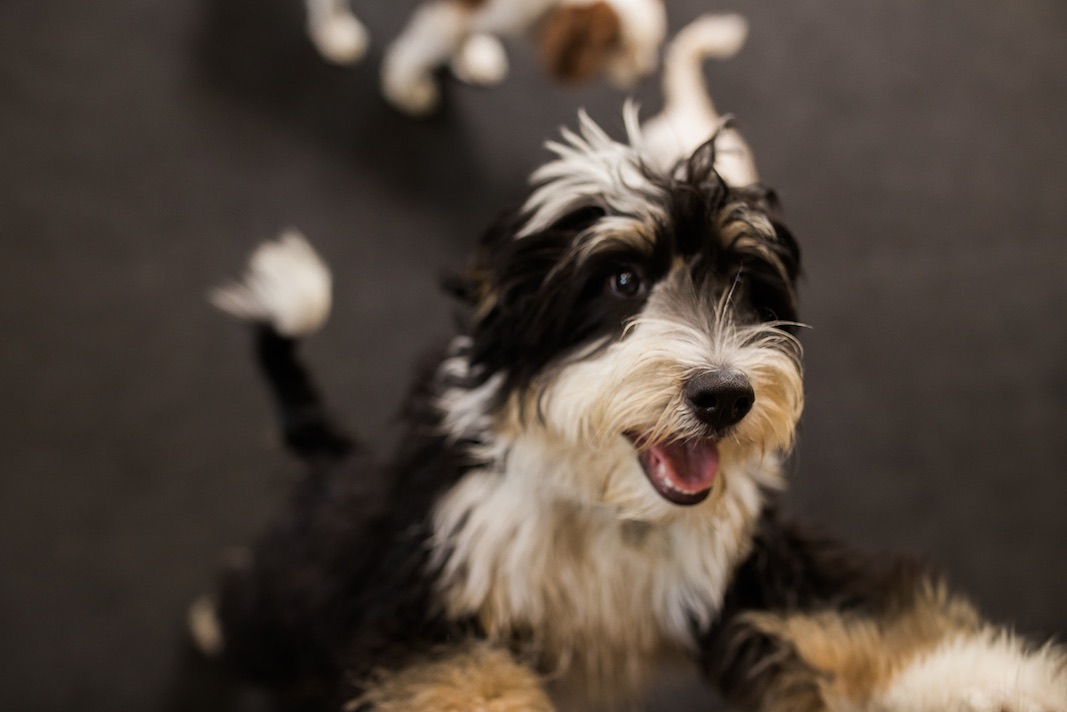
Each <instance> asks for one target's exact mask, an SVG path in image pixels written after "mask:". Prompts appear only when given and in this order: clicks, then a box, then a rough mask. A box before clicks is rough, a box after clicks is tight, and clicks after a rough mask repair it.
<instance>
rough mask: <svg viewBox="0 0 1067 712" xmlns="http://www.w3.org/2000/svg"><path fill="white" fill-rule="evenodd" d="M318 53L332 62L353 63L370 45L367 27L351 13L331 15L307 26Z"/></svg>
mask: <svg viewBox="0 0 1067 712" xmlns="http://www.w3.org/2000/svg"><path fill="white" fill-rule="evenodd" d="M308 33H309V34H310V36H311V40H312V42H314V43H315V47H316V49H318V50H319V54H321V55H322V56H323V57H325V58H326V59H327V60H329V61H331V62H333V63H334V64H355V63H356V62H358V61H359V60H361V59H363V55H365V54H366V53H367V48H368V46H369V45H370V36H369V35H368V33H367V28H366V27H364V26H363V23H361V22H360V21H359V20H357V19H356V18H355V17H353V16H351V15H331V16H330V17H328V18H325V19H322V20H320V21H318V22H313V23H311V24H309V26H308Z"/></svg>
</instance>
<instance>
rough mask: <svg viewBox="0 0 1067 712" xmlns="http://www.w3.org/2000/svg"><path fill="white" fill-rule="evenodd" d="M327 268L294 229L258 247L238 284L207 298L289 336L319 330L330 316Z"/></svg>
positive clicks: (229, 312)
mask: <svg viewBox="0 0 1067 712" xmlns="http://www.w3.org/2000/svg"><path fill="white" fill-rule="evenodd" d="M331 283H332V280H331V277H330V270H329V268H328V267H327V266H326V263H325V262H323V261H322V258H321V257H319V255H318V254H317V253H316V252H315V250H314V249H313V248H312V247H311V245H310V244H309V243H308V241H307V239H306V238H305V237H304V236H303V235H302V234H301V233H300V232H299V231H298V230H294V229H290V230H287V231H285V232H284V233H282V235H281V236H280V237H278V239H277V240H275V241H273V242H264V243H263V244H262V245H260V246H259V247H258V248H257V249H256V251H255V252H254V253H252V257H251V259H249V261H248V269H247V271H246V272H245V275H244V277H243V279H242V280H241V281H239V282H234V283H232V284H228V285H226V286H224V287H219V288H217V289H215V290H213V291H212V292H211V294H210V295H209V300H210V301H211V303H212V304H214V305H215V306H216V307H218V308H219V309H221V310H222V311H224V312H226V313H228V314H232V315H233V316H236V317H238V318H240V319H245V320H248V321H259V322H263V323H267V324H270V325H271V326H272V327H273V328H274V329H275V331H277V332H278V333H279V334H281V335H283V336H287V337H290V338H294V337H298V336H305V335H307V334H310V333H312V332H314V331H316V330H318V329H319V327H321V326H322V325H323V324H324V323H325V322H326V318H327V317H328V316H329V314H330V291H331Z"/></svg>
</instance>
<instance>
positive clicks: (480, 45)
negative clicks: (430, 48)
mask: <svg viewBox="0 0 1067 712" xmlns="http://www.w3.org/2000/svg"><path fill="white" fill-rule="evenodd" d="M452 73H453V74H454V75H456V78H457V79H459V80H460V81H461V82H466V83H467V84H475V85H477V86H483V87H487V86H493V85H495V84H499V83H500V82H502V81H504V78H505V77H507V75H508V55H507V53H506V52H505V51H504V45H502V44H501V43H500V40H498V39H497V38H496V37H493V36H491V35H471V36H470V37H469V38H468V39H467V41H466V42H464V43H463V48H462V49H461V50H460V51H459V53H458V54H457V55H456V56H455V58H453V60H452Z"/></svg>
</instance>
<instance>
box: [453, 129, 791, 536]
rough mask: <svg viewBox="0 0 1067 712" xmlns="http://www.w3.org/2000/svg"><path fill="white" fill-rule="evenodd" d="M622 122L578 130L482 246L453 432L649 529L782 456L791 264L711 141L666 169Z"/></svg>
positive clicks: (763, 196)
mask: <svg viewBox="0 0 1067 712" xmlns="http://www.w3.org/2000/svg"><path fill="white" fill-rule="evenodd" d="M628 123H629V125H630V132H631V142H630V144H629V145H627V144H623V143H618V142H615V141H613V140H612V139H610V138H608V137H607V135H605V134H604V133H603V132H602V131H601V130H600V129H599V128H598V127H596V126H595V124H593V123H592V122H591V121H590V120H588V119H587V118H585V117H583V126H582V135H581V136H578V135H575V134H571V133H569V132H565V139H566V142H565V143H560V144H550V147H551V148H552V149H553V150H554V151H555V153H556V154H557V155H558V159H557V160H554V161H552V162H550V163H548V164H547V165H545V166H544V167H542V168H541V169H540V170H539V171H537V172H536V173H535V174H534V180H535V182H536V183H537V188H536V189H535V191H534V192H533V194H532V195H531V197H530V198H529V200H528V201H527V203H526V205H525V207H524V209H523V210H522V211H521V212H520V213H519V214H518V215H517V216H516V217H515V218H514V219H512V220H506V221H504V222H503V223H502V224H501V225H500V226H498V228H497V229H495V230H494V231H492V232H491V233H490V234H489V235H488V236H487V237H486V239H485V240H484V242H483V244H482V246H481V250H480V252H479V254H478V257H477V259H476V262H475V264H474V266H473V268H472V270H471V271H470V272H469V273H468V274H467V275H466V277H465V279H464V280H463V282H462V289H461V292H462V293H463V295H464V297H465V298H466V299H467V300H468V302H469V303H470V305H471V307H472V310H473V321H472V324H471V330H470V336H469V342H467V345H466V353H465V355H464V358H465V359H466V364H467V367H466V368H465V369H464V370H465V373H466V375H467V376H468V377H470V378H472V379H474V381H475V382H476V383H477V384H479V385H477V386H476V387H473V386H472V387H471V388H470V389H468V391H467V393H468V394H473V393H477V394H478V397H473V396H470V397H467V398H466V400H464V399H462V398H454V399H453V400H452V401H451V403H450V404H449V405H448V406H446V411H448V412H447V415H446V420H448V422H449V423H450V426H451V427H452V428H453V430H454V431H462V430H463V429H464V428H467V429H468V430H469V429H470V428H472V427H474V426H473V425H472V424H473V423H475V422H477V423H480V424H481V425H480V426H479V427H489V428H490V429H491V430H492V431H493V435H494V438H495V439H496V440H498V441H504V442H506V443H508V445H507V447H509V448H510V449H509V454H508V456H509V457H511V458H513V459H515V460H520V461H521V460H522V459H523V458H525V459H526V460H528V462H527V464H526V466H525V467H526V469H527V470H528V471H529V477H535V478H540V479H542V480H543V481H544V482H543V483H544V485H545V486H548V487H554V488H557V489H558V491H559V492H561V493H564V496H566V497H570V498H573V499H576V500H580V501H582V502H584V503H589V504H596V505H610V506H614V507H617V508H618V510H619V512H620V515H621V516H624V517H628V518H636V519H645V520H648V519H659V518H663V517H670V516H675V515H677V513H678V512H679V511H680V510H684V509H685V508H687V507H688V506H691V505H697V504H700V503H701V502H704V501H705V500H707V499H709V495H710V494H712V493H713V492H714V491H716V489H717V488H719V490H721V488H722V487H726V486H729V478H730V476H731V474H730V473H731V472H742V471H747V470H750V469H752V467H751V465H752V463H753V462H755V461H758V460H760V459H761V458H763V457H765V456H768V455H772V456H776V455H777V454H778V453H779V452H780V451H782V450H784V449H786V448H788V447H789V446H790V445H791V443H792V439H793V434H794V428H795V425H796V422H797V419H798V417H799V414H800V410H801V403H802V383H801V369H800V348H799V345H798V343H797V341H796V340H795V338H794V337H793V336H792V334H791V333H790V329H791V327H792V326H793V325H794V322H795V320H796V295H795V287H796V279H797V275H798V271H799V254H798V250H797V247H796V244H795V243H794V241H793V239H792V237H791V236H790V235H789V233H788V232H787V231H786V230H785V228H784V227H782V226H781V225H780V224H778V223H777V222H776V221H775V220H774V219H773V217H772V215H771V212H772V202H773V200H772V198H771V196H769V195H768V194H767V193H765V192H761V191H756V190H747V191H738V190H735V189H730V188H727V187H726V185H725V184H724V183H723V181H722V180H721V179H720V178H719V176H718V175H717V174H716V173H715V171H714V168H713V163H714V153H713V151H714V149H713V143H711V142H709V143H708V144H706V145H705V146H703V147H702V148H700V149H699V150H697V151H696V152H695V153H694V155H693V156H692V157H690V158H689V159H688V160H686V161H683V162H681V163H679V165H678V166H677V167H676V168H675V169H674V170H673V171H672V172H671V173H669V174H665V173H662V172H656V171H654V170H652V169H650V168H647V167H646V165H645V163H644V162H643V160H642V157H641V152H640V138H639V133H638V131H637V129H636V116H635V113H633V112H632V113H631V114H630V115H629V117H628ZM457 434H458V432H457ZM466 435H467V436H470V435H471V433H470V432H468V433H466ZM535 461H536V462H535ZM737 476H740V475H737ZM724 480H725V483H724Z"/></svg>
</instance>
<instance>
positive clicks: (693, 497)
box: [627, 433, 719, 507]
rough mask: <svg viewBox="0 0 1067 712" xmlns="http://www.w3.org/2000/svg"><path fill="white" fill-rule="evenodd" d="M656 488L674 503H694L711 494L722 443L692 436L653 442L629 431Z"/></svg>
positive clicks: (687, 504) (690, 504) (628, 436)
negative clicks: (649, 442)
mask: <svg viewBox="0 0 1067 712" xmlns="http://www.w3.org/2000/svg"><path fill="white" fill-rule="evenodd" d="M627 438H628V439H629V440H630V442H632V443H633V445H634V447H636V448H637V459H638V461H639V462H640V463H641V469H642V470H644V473H645V476H646V477H647V478H648V481H649V482H650V483H651V484H652V487H653V489H655V490H656V492H657V493H659V495H660V496H661V497H663V498H664V499H665V500H667V501H668V502H670V503H671V504H677V505H679V506H683V507H685V506H692V505H694V504H699V503H701V502H703V501H704V500H705V499H707V498H708V495H709V494H711V489H712V487H713V486H714V485H715V478H716V477H717V476H718V473H719V445H718V442H717V441H716V440H714V439H713V438H691V439H687V440H675V441H671V442H666V443H659V444H653V445H649V444H648V443H647V442H646V441H645V438H644V437H643V436H641V435H635V434H632V433H628V434H627Z"/></svg>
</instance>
